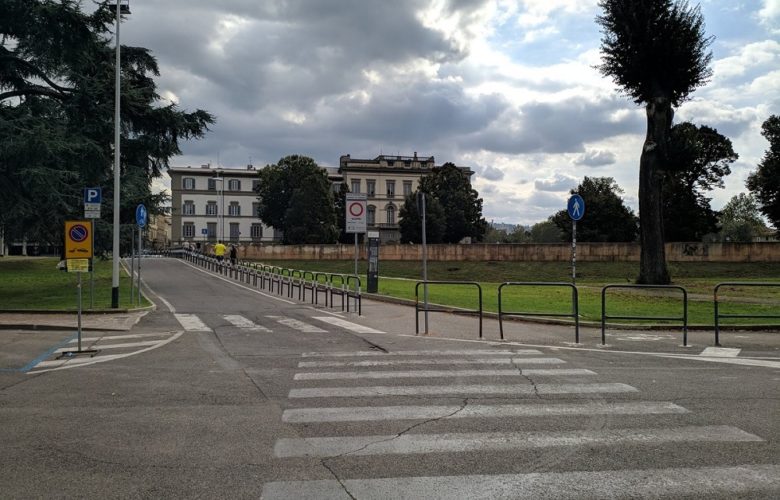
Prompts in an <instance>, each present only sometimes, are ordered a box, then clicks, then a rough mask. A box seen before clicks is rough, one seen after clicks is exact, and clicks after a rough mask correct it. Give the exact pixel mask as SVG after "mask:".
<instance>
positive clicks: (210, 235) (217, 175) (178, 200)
mask: <svg viewBox="0 0 780 500" xmlns="http://www.w3.org/2000/svg"><path fill="white" fill-rule="evenodd" d="M168 175H170V177H171V241H172V242H173V244H174V245H176V244H179V243H182V242H189V243H192V244H194V243H197V242H215V241H217V240H222V241H225V242H233V243H253V242H254V243H259V242H273V241H278V240H279V239H280V235H279V233H278V232H277V231H275V230H274V229H273V228H271V227H269V226H266V225H265V224H263V223H262V222H260V219H258V218H257V205H258V200H257V194H256V193H255V191H254V188H255V186H256V185H257V182H258V177H257V171H256V170H255V168H254V167H253V166H252V165H248V166H247V168H246V170H241V169H232V168H213V167H212V166H211V165H203V166H201V167H200V168H192V167H189V166H188V167H176V168H170V169H168Z"/></svg>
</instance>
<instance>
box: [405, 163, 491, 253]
mask: <svg viewBox="0 0 780 500" xmlns="http://www.w3.org/2000/svg"><path fill="white" fill-rule="evenodd" d="M419 190H420V191H422V192H424V193H426V194H427V195H428V198H435V199H436V201H438V203H439V204H440V205H441V208H442V209H443V210H444V216H445V221H446V224H445V230H444V236H443V239H442V241H443V242H444V243H458V242H459V241H461V240H462V239H464V238H466V237H470V238H472V239H473V240H475V241H481V240H482V236H483V235H484V234H485V231H486V230H487V221H486V220H485V219H484V218H483V217H482V198H480V197H479V194H478V193H477V191H476V190H475V189H473V188H472V187H471V181H470V179H469V177H468V175H466V174H464V172H463V170H461V169H460V168H458V167H456V166H455V165H454V164H452V163H449V162H448V163H445V164H444V165H442V166H441V167H436V168H434V169H433V170H432V171H431V173H429V174H428V175H426V176H424V177H422V178H421V179H420V187H419Z"/></svg>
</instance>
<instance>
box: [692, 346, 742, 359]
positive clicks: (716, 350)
mask: <svg viewBox="0 0 780 500" xmlns="http://www.w3.org/2000/svg"><path fill="white" fill-rule="evenodd" d="M741 350H742V349H733V348H729V347H705V348H704V350H703V351H702V352H700V353H699V356H711V357H716V358H736V357H737V356H738V355H739V352H740V351H741Z"/></svg>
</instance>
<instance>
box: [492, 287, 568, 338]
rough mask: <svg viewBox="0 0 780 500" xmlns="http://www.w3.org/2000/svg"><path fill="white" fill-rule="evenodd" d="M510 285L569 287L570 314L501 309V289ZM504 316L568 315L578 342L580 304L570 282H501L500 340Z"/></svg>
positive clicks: (499, 294)
mask: <svg viewBox="0 0 780 500" xmlns="http://www.w3.org/2000/svg"><path fill="white" fill-rule="evenodd" d="M512 286H528V287H534V286H555V287H567V288H571V297H572V300H571V311H572V312H571V313H570V314H563V313H534V312H521V311H512V312H506V311H503V310H502V302H501V297H502V295H501V291H502V290H503V288H504V287H512ZM504 316H544V317H568V318H574V343H575V344H579V343H580V304H579V299H578V293H577V287H576V286H574V285H573V284H572V283H544V282H539V281H507V282H505V283H501V284H500V285H499V286H498V330H499V332H500V333H501V340H504V321H503V317H504Z"/></svg>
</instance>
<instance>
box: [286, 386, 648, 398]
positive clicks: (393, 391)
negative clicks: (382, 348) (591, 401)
mask: <svg viewBox="0 0 780 500" xmlns="http://www.w3.org/2000/svg"><path fill="white" fill-rule="evenodd" d="M627 392H639V391H638V389H636V388H635V387H631V386H630V385H627V384H619V383H606V384H536V385H535V386H534V387H531V386H530V385H415V386H371V387H312V388H303V389H291V390H290V393H289V395H288V397H289V398H334V397H335V398H338V397H342V398H353V397H382V396H444V395H452V394H457V395H461V394H511V395H514V396H525V395H533V394H543V395H547V394H599V393H613V394H614V393H627Z"/></svg>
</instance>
